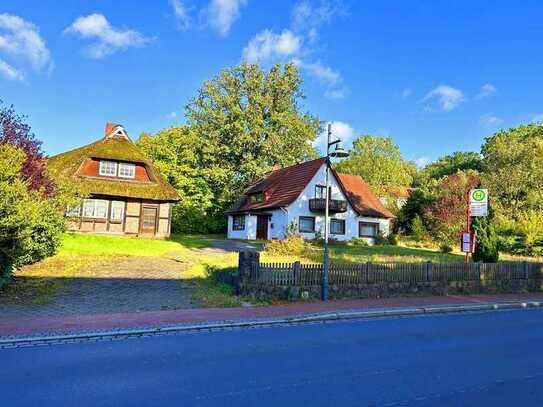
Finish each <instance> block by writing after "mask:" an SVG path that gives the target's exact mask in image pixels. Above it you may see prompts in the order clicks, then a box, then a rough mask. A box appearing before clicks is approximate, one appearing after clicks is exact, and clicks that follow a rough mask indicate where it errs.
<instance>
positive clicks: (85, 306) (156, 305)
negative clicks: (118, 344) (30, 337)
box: [0, 257, 198, 318]
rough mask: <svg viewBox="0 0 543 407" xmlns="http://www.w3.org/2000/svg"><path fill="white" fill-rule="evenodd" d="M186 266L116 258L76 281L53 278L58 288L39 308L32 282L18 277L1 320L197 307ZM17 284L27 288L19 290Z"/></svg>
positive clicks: (2, 299)
mask: <svg viewBox="0 0 543 407" xmlns="http://www.w3.org/2000/svg"><path fill="white" fill-rule="evenodd" d="M187 268H188V265H187V264H186V263H182V262H179V261H176V260H175V259H172V258H165V257H120V258H110V259H108V260H104V261H102V262H100V263H98V264H95V265H93V266H91V267H89V268H87V269H82V268H81V269H78V270H77V273H76V275H75V277H62V276H60V277H58V279H56V278H53V279H51V278H50V280H51V284H56V285H58V286H57V287H55V292H54V294H52V295H51V296H50V297H49V298H47V301H46V302H45V303H44V304H39V303H35V298H32V297H33V295H34V296H35V295H36V294H35V293H34V294H33V292H32V290H31V289H25V287H29V288H31V287H32V285H33V284H32V283H33V282H32V281H28V280H27V279H32V278H40V277H35V276H25V273H24V272H22V273H21V274H20V275H19V276H17V278H16V280H15V283H14V286H13V287H8V289H7V290H6V291H4V292H3V293H2V295H0V309H1V310H2V311H1V313H0V318H12V317H31V316H53V315H54V316H59V315H83V314H107V313H117V312H139V311H153V310H164V309H180V308H193V307H196V306H198V304H196V303H194V302H193V300H192V288H193V285H194V283H193V282H192V281H191V280H190V279H188V278H186V277H187ZM17 285H19V286H20V287H22V288H21V289H19V290H18V289H17Z"/></svg>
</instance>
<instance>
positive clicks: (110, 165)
mask: <svg viewBox="0 0 543 407" xmlns="http://www.w3.org/2000/svg"><path fill="white" fill-rule="evenodd" d="M99 174H100V175H102V176H104V177H119V178H135V177H136V164H133V163H117V162H115V161H106V160H101V161H100V171H99Z"/></svg>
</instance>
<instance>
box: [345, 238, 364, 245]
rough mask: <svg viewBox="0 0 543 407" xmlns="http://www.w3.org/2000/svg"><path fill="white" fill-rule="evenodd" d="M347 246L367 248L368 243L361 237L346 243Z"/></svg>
mask: <svg viewBox="0 0 543 407" xmlns="http://www.w3.org/2000/svg"><path fill="white" fill-rule="evenodd" d="M347 245H348V246H358V247H366V246H369V244H368V241H367V240H366V239H364V238H361V237H355V238H353V239H351V240H349V241H348V242H347Z"/></svg>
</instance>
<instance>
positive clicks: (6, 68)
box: [0, 59, 24, 81]
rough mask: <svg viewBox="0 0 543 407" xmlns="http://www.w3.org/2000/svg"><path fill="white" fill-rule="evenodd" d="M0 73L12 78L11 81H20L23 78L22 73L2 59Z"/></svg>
mask: <svg viewBox="0 0 543 407" xmlns="http://www.w3.org/2000/svg"><path fill="white" fill-rule="evenodd" d="M0 75H2V76H3V77H4V78H6V79H9V80H12V81H22V80H24V75H23V74H22V73H21V72H20V71H18V70H17V69H15V68H14V67H12V66H11V65H9V64H8V63H7V62H5V61H2V60H1V59H0Z"/></svg>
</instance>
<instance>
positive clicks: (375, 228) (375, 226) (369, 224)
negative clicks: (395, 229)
mask: <svg viewBox="0 0 543 407" xmlns="http://www.w3.org/2000/svg"><path fill="white" fill-rule="evenodd" d="M364 227H368V228H372V229H373V232H374V233H373V234H371V235H364V234H362V228H364ZM379 230H380V227H379V223H378V222H365V221H360V222H358V237H377V235H378V234H379Z"/></svg>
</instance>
